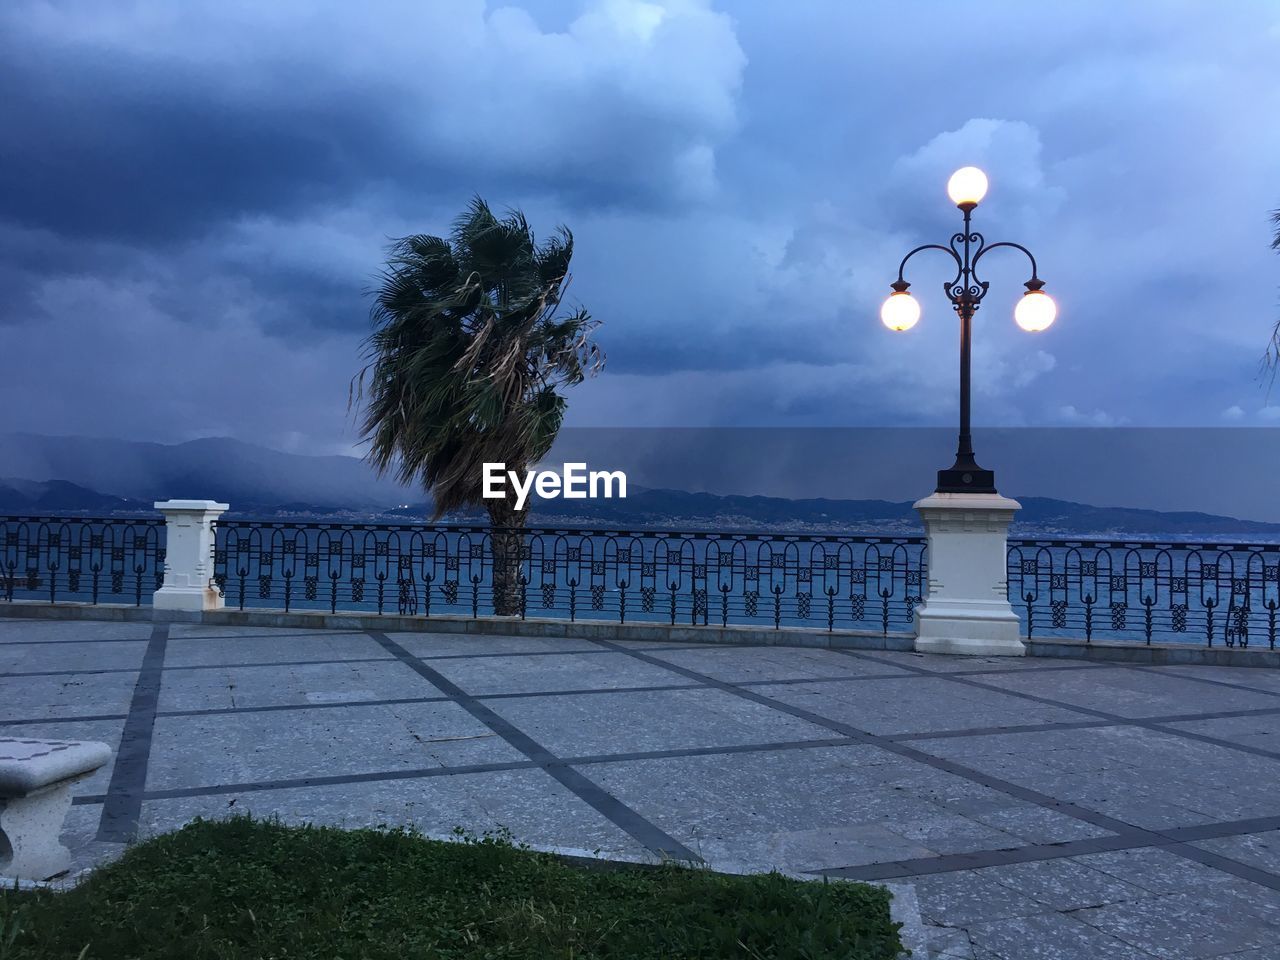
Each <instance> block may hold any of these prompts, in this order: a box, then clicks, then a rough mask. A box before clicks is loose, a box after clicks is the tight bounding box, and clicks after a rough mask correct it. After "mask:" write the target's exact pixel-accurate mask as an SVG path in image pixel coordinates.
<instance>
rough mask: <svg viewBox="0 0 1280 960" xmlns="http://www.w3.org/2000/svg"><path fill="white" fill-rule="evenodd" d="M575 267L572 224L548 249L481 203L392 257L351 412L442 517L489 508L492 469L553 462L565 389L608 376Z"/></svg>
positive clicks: (385, 466)
mask: <svg viewBox="0 0 1280 960" xmlns="http://www.w3.org/2000/svg"><path fill="white" fill-rule="evenodd" d="M572 257H573V235H572V233H570V231H569V230H568V228H567V227H563V226H561V227H559V228H557V230H556V231H555V232H554V233H553V234H552V235H551V236H550V237H549V238H547V239H546V240H544V241H543V242H542V243H541V244H539V243H538V242H537V240H536V238H535V236H534V233H533V230H532V228H531V227H530V225H529V222H528V220H527V219H526V218H525V216H524V214H523V213H521V212H520V211H519V210H508V211H506V213H505V214H504V215H503V216H502V217H498V216H495V215H494V213H493V211H492V210H491V209H490V207H489V205H488V204H487V203H485V201H484V200H483V199H482V198H480V197H479V196H476V197H473V198H472V199H471V201H470V202H469V203H468V205H467V208H466V210H464V211H463V213H462V214H460V215H459V216H458V217H457V219H455V220H454V222H453V223H452V225H451V230H450V234H449V236H448V237H447V238H445V237H436V236H428V235H413V236H408V237H403V238H400V239H398V240H394V241H393V242H392V243H391V245H390V247H389V248H388V253H387V260H386V264H385V266H384V269H383V271H382V273H381V274H380V276H379V278H378V284H377V286H376V287H375V288H374V289H373V290H372V291H371V293H372V295H373V303H372V305H371V307H370V318H371V321H372V324H373V331H372V332H371V333H370V334H369V336H368V337H367V338H366V340H365V342H364V345H363V354H362V360H363V366H362V368H361V369H360V371H359V372H358V373H357V375H356V376H355V377H353V378H352V383H351V386H350V390H349V395H348V403H349V405H350V406H352V407H353V408H354V407H356V406H359V407H360V408H361V414H362V416H361V417H360V420H359V424H360V435H361V439H362V441H364V442H365V443H366V444H367V452H366V459H367V460H368V461H369V462H370V463H371V464H372V465H373V466H374V468H375V469H376V470H377V471H378V472H379V473H380V474H386V473H391V474H393V475H394V476H395V477H396V478H397V479H398V480H400V481H401V482H403V483H412V484H420V485H422V486H423V487H424V488H425V489H427V490H429V491H430V492H431V494H432V497H433V500H434V502H435V507H436V516H437V517H438V516H440V515H441V514H442V513H446V512H448V511H450V510H453V509H457V508H459V507H463V506H467V505H471V504H477V503H479V502H480V490H481V476H482V473H481V470H482V465H483V464H484V463H486V462H494V461H500V462H504V463H506V464H507V465H508V467H509V468H510V469H522V468H523V467H524V466H526V465H528V464H531V463H534V462H536V461H537V460H538V459H540V458H541V457H543V456H545V455H546V453H547V452H548V451H549V450H550V448H551V445H552V443H553V442H554V440H555V437H556V434H557V433H558V431H559V429H560V425H561V424H562V423H563V421H564V412H565V409H566V407H567V402H566V400H565V398H564V396H563V395H562V394H561V393H560V392H559V390H560V389H562V388H564V387H566V386H572V385H574V384H577V383H580V382H582V380H583V379H585V378H586V377H587V376H592V375H594V374H595V373H596V372H598V371H599V370H600V369H601V367H602V365H603V362H604V355H603V354H602V353H601V352H600V350H599V348H598V347H597V346H596V345H595V343H594V341H593V339H592V337H593V334H594V331H595V329H596V328H597V327H598V326H599V322H598V321H596V320H594V319H593V318H592V317H591V315H590V314H589V313H587V311H586V310H584V309H581V308H578V309H576V310H572V311H569V312H567V313H562V312H561V304H562V302H563V299H564V295H565V290H566V289H567V287H568V284H569V264H570V261H571V259H572Z"/></svg>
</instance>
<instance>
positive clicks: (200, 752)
mask: <svg viewBox="0 0 1280 960" xmlns="http://www.w3.org/2000/svg"><path fill="white" fill-rule="evenodd" d="M193 744H199V745H200V748H199V749H197V750H193V749H192V745H193ZM520 759H521V755H520V754H519V752H518V751H516V750H514V749H512V748H511V747H510V746H509V745H508V744H506V743H504V742H503V741H502V739H501V738H499V737H498V736H496V735H495V734H494V733H493V731H491V730H489V729H488V728H486V727H485V726H484V725H483V724H481V723H478V722H477V721H476V720H475V719H474V718H472V717H471V716H470V715H468V714H467V712H466V711H465V710H463V709H462V708H461V707H459V706H458V705H457V704H453V703H414V704H397V705H387V706H351V707H347V708H346V709H345V710H343V711H342V712H341V713H339V712H337V711H334V710H324V711H320V712H318V713H317V714H316V716H315V718H314V719H313V720H309V721H307V722H305V723H299V720H298V716H297V714H296V713H293V712H288V713H261V712H256V713H241V714H221V715H217V716H185V717H174V716H161V717H157V719H156V721H155V732H154V734H153V736H152V752H151V760H150V764H149V766H148V770H147V788H148V789H149V790H166V789H175V788H179V787H190V786H197V785H213V784H227V783H254V782H264V781H265V782H271V781H277V780H294V779H298V778H302V777H306V776H308V775H310V774H317V773H324V774H335V773H337V774H343V775H357V774H364V773H373V772H376V771H389V772H395V771H397V770H401V769H413V770H416V769H422V768H430V767H441V766H469V765H474V764H480V763H495V762H496V763H502V762H511V761H517V760H520Z"/></svg>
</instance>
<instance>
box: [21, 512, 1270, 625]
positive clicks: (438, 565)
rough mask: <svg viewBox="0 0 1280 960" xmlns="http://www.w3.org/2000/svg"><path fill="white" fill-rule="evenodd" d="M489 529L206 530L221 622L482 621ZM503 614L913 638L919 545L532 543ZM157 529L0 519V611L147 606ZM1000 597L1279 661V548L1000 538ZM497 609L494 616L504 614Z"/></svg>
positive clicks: (1083, 621)
mask: <svg viewBox="0 0 1280 960" xmlns="http://www.w3.org/2000/svg"><path fill="white" fill-rule="evenodd" d="M492 535H493V531H491V530H490V528H489V527H487V526H457V525H447V524H439V525H434V524H404V525H387V524H358V523H357V524H336V523H293V522H276V521H254V520H221V521H219V522H218V524H217V529H216V546H215V549H214V558H213V559H214V578H213V579H214V582H215V585H216V586H217V587H218V588H219V589H220V590H221V591H222V593H223V595H224V597H225V599H226V603H227V604H228V606H231V607H234V608H240V609H245V608H254V607H257V608H263V607H269V608H284V609H286V610H329V611H332V612H337V611H339V610H351V611H365V612H371V613H378V614H389V613H396V614H406V615H410V616H420V617H433V616H441V615H452V616H465V617H481V616H490V615H493V614H494V613H495V597H494V590H493V579H494V578H493V562H494V549H493V540H492ZM519 539H520V551H519V571H518V575H517V583H518V588H517V591H516V593H517V595H516V600H515V607H514V609H512V610H511V611H509V612H510V613H511V614H513V615H515V616H520V617H525V618H530V617H550V618H564V619H569V620H581V619H595V620H614V621H617V622H634V621H645V622H652V623H666V624H671V625H689V626H715V625H719V626H729V625H731V624H756V625H761V626H771V627H774V628H782V627H786V626H797V627H810V628H818V629H825V630H848V629H854V630H874V631H877V632H880V633H889V632H892V631H906V630H909V629H911V625H912V614H913V611H914V609H915V607H916V605H917V604H918V603H919V602H920V598H921V597H922V596H923V594H924V592H925V590H924V585H925V583H926V581H927V574H926V563H927V556H926V553H927V551H926V547H925V542H924V539H923V538H920V537H866V536H841V535H837V534H826V535H823V534H807V533H805V534H799V533H797V534H787V533H777V534H771V533H755V532H746V533H718V532H681V531H650V530H643V531H630V532H628V531H620V530H577V529H553V528H532V529H528V530H525V531H522V532H521V533H520V534H519ZM164 558H165V527H164V521H163V520H162V519H161V518H159V517H128V518H111V519H91V518H62V517H0V600H2V601H13V600H23V599H25V600H41V601H44V602H49V603H58V602H79V603H95V604H96V603H121V602H124V603H131V604H134V605H137V606H141V605H143V604H145V603H148V602H149V601H150V598H151V593H152V591H154V590H156V589H158V588H159V586H160V584H161V582H162V580H163V570H164ZM1008 559H1009V566H1008V595H1009V600H1010V602H1011V603H1012V604H1013V605H1014V609H1015V610H1017V611H1018V614H1019V616H1020V617H1021V618H1022V621H1023V632H1024V633H1025V634H1026V635H1028V636H1031V637H1036V638H1044V637H1076V638H1081V639H1084V640H1086V641H1088V642H1092V641H1094V640H1125V641H1130V642H1132V641H1137V642H1141V643H1148V644H1150V643H1153V642H1184V643H1185V642H1193V643H1202V644H1206V645H1209V646H1216V645H1226V646H1240V647H1248V646H1254V647H1257V646H1264V645H1265V646H1266V647H1267V648H1270V649H1274V648H1275V645H1276V639H1277V634H1276V628H1277V622H1276V621H1277V612H1278V611H1280V545H1276V544H1238V543H1237V544H1205V543H1176V542H1167V543H1157V542H1142V541H1118V540H1112V541H1100V540H1057V539H1055V540H1011V541H1010V542H1009V553H1008ZM501 612H508V611H501Z"/></svg>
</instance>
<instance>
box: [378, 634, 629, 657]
mask: <svg viewBox="0 0 1280 960" xmlns="http://www.w3.org/2000/svg"><path fill="white" fill-rule="evenodd" d="M396 643H398V644H400V645H401V646H402V647H404V648H405V649H406V650H408V651H409V652H410V653H412V654H413V655H414V656H418V657H429V658H435V657H465V656H476V655H480V654H508V655H509V654H527V653H533V654H543V653H600V652H601V651H600V645H599V644H597V643H593V642H592V641H590V640H580V639H576V638H569V637H502V636H498V637H476V636H471V635H469V634H457V633H397V634H396ZM643 646H647V647H651V646H654V644H651V643H649V644H643Z"/></svg>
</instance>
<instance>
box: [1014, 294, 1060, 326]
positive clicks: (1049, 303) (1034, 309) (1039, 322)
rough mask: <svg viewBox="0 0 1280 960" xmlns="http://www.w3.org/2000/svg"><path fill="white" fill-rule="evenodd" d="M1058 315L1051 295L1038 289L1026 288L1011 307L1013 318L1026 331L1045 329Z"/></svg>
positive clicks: (1056, 306)
mask: <svg viewBox="0 0 1280 960" xmlns="http://www.w3.org/2000/svg"><path fill="white" fill-rule="evenodd" d="M1057 316H1058V305H1057V304H1056V303H1054V302H1053V297H1051V296H1049V295H1048V294H1047V293H1044V292H1042V291H1040V290H1028V291H1027V292H1026V293H1024V294H1023V295H1022V299H1021V300H1019V301H1018V305H1017V306H1016V307H1014V308H1013V319H1014V320H1015V321H1016V322H1017V324H1018V326H1020V327H1021V328H1022V329H1023V330H1026V331H1027V332H1028V333H1039V332H1040V331H1041V330H1047V329H1049V327H1050V326H1051V325H1052V324H1053V321H1054V320H1055V319H1057Z"/></svg>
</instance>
